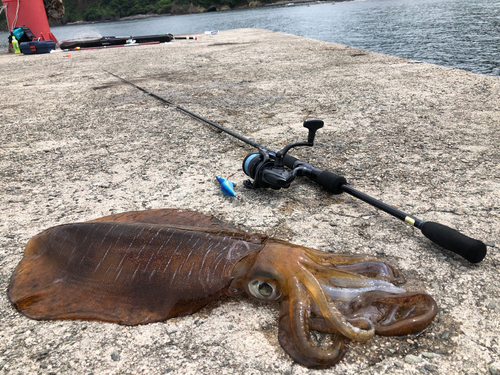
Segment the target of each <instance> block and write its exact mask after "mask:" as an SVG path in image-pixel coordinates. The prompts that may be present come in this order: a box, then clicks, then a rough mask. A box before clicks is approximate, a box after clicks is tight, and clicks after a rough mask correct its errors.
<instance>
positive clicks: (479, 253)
mask: <svg viewBox="0 0 500 375" xmlns="http://www.w3.org/2000/svg"><path fill="white" fill-rule="evenodd" d="M421 231H422V234H423V235H424V236H425V237H427V238H428V239H429V240H431V241H432V242H434V243H436V244H438V245H439V246H441V247H443V248H445V249H446V250H450V251H452V252H454V253H456V254H458V255H460V256H462V257H464V258H465V259H467V260H468V261H469V262H471V263H479V262H481V261H482V260H483V259H484V257H485V256H486V245H485V244H484V243H483V242H481V241H479V240H476V239H474V238H471V237H468V236H466V235H465V234H462V233H460V232H459V231H457V230H455V229H452V228H450V227H447V226H446V225H443V224H439V223H434V222H432V221H426V222H425V223H424V224H423V226H422V228H421Z"/></svg>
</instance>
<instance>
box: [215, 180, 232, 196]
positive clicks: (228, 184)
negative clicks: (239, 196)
mask: <svg viewBox="0 0 500 375" xmlns="http://www.w3.org/2000/svg"><path fill="white" fill-rule="evenodd" d="M215 178H216V179H217V181H219V184H220V188H221V190H222V192H223V193H224V194H226V195H229V196H230V197H235V196H236V193H235V192H234V187H235V186H236V183H235V182H233V181H229V180H226V179H225V178H224V177H219V176H215Z"/></svg>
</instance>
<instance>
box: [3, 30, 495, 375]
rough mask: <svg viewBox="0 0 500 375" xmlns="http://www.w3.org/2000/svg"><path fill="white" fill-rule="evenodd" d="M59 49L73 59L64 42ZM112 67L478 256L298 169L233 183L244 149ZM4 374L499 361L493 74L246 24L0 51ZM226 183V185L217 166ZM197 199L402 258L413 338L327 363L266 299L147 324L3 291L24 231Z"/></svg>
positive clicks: (358, 346)
mask: <svg viewBox="0 0 500 375" xmlns="http://www.w3.org/2000/svg"><path fill="white" fill-rule="evenodd" d="M67 55H71V56H69V57H68V56H67ZM103 69H106V70H110V71H112V72H114V73H116V74H118V75H121V76H123V77H125V78H127V79H130V80H132V81H133V82H135V83H137V84H139V85H141V86H144V87H145V88H147V89H148V90H151V91H153V92H155V93H158V94H160V95H162V96H164V97H166V98H168V99H169V100H171V101H173V102H174V103H177V104H179V105H181V106H184V107H186V108H188V109H189V110H191V111H193V112H195V113H197V114H200V115H202V116H204V117H207V118H209V119H210V120H212V121H215V122H217V123H219V124H221V125H224V126H227V127H229V128H231V129H233V130H235V131H236V132H239V133H240V134H242V135H245V136H247V137H249V138H251V139H253V140H254V141H256V142H259V143H261V144H263V145H265V146H268V147H270V148H272V149H279V148H281V147H282V146H284V145H286V144H288V143H290V142H293V141H302V140H305V139H306V134H307V131H306V129H304V128H302V121H303V120H304V119H306V118H309V117H316V118H320V119H323V120H324V121H325V124H326V125H325V127H324V128H323V129H321V130H319V131H318V133H317V143H316V145H315V146H314V148H313V149H302V150H297V151H294V152H293V155H294V156H296V157H299V158H301V159H303V160H306V161H309V162H311V163H313V164H315V165H317V166H320V167H322V168H325V169H329V170H331V171H334V172H337V173H340V174H343V175H345V176H346V178H347V180H348V181H349V182H350V183H351V184H352V185H353V187H355V188H357V189H359V190H361V191H363V192H365V193H367V194H369V195H372V196H373V197H376V198H378V199H381V200H383V201H385V202H387V203H389V204H391V205H394V206H396V207H399V208H400V209H402V210H404V211H406V212H408V213H410V214H412V215H414V216H416V217H418V218H420V219H423V220H426V221H437V222H440V223H443V224H446V225H449V226H452V227H454V228H457V229H458V230H460V231H462V232H463V233H464V234H467V235H469V236H471V237H474V238H478V239H480V240H482V241H484V242H486V243H487V244H488V246H489V247H488V255H487V256H486V258H485V260H484V261H483V262H482V263H480V264H478V265H472V264H469V263H468V262H467V261H465V260H463V259H461V258H459V257H458V256H455V255H454V254H453V253H450V252H447V251H445V250H443V249H441V248H439V247H438V246H436V245H434V244H432V243H431V242H429V241H428V240H427V239H426V238H424V237H423V236H422V234H421V233H420V231H419V230H416V229H413V228H410V227H408V226H406V225H405V224H403V223H401V222H400V221H398V220H396V219H394V218H392V217H390V216H388V215H387V214H385V213H383V212H380V211H378V210H376V209H375V208H373V207H371V206H369V205H367V204H365V203H363V202H361V201H359V200H357V199H355V198H353V197H350V196H348V195H345V194H344V195H341V196H331V195H329V194H327V193H326V192H324V191H322V190H321V189H320V188H318V187H317V186H315V185H314V184H313V183H311V182H309V181H307V180H303V179H298V180H297V181H296V182H295V183H294V184H293V185H292V187H291V188H290V189H288V190H282V191H267V190H260V191H250V190H245V189H244V188H243V186H242V182H243V181H244V180H245V179H246V176H245V175H244V174H243V173H242V172H241V169H240V168H241V162H242V160H243V158H244V157H245V155H246V154H247V153H249V152H252V151H254V150H253V149H252V148H251V147H249V146H246V145H244V144H242V143H241V142H239V141H237V140H235V139H233V138H231V137H229V136H227V135H225V134H221V133H218V132H216V131H214V130H213V129H212V128H210V127H209V126H207V125H204V124H203V123H200V122H198V121H196V120H194V119H192V118H190V117H189V116H186V115H185V114H182V113H180V112H179V111H178V110H175V109H172V108H168V107H166V106H164V105H163V104H161V103H160V102H158V101H156V100H155V99H153V98H151V97H149V96H147V95H145V94H144V93H142V92H140V91H138V90H136V89H134V88H132V87H130V86H128V85H125V84H123V83H122V82H120V81H119V80H117V79H116V78H113V77H111V76H110V75H108V74H107V73H105V72H104V71H103ZM0 86H1V88H2V89H1V92H0V108H1V120H0V129H1V131H0V145H1V146H0V177H1V185H0V233H1V241H0V265H1V268H0V286H1V290H2V293H1V295H0V368H1V370H0V373H9V374H10V373H12V374H25V373H26V374H28V373H29V374H65V373H67V374H95V375H97V374H166V373H173V374H195V373H196V374H275V373H282V374H316V373H325V374H420V373H422V374H438V373H439V374H491V375H494V374H498V373H499V372H500V358H499V351H500V339H499V338H498V337H499V335H500V326H499V324H500V323H499V315H500V297H499V294H500V293H499V285H500V276H499V270H500V255H499V252H498V246H500V230H499V224H500V220H499V215H500V214H499V212H500V194H499V191H500V168H499V159H500V158H499V146H498V145H499V144H500V126H499V120H500V111H499V97H500V79H499V78H496V77H488V76H482V75H476V74H472V73H468V72H465V71H461V70H457V69H450V68H444V67H439V66H435V65H430V64H426V63H419V62H415V61H408V60H406V59H402V58H397V57H391V56H386V55H382V54H377V53H372V52H367V51H362V50H358V49H354V48H349V47H346V46H342V45H338V44H332V43H326V42H320V41H316V40H311V39H305V38H300V37H296V36H291V35H286V34H280V33H275V32H269V31H264V30H257V29H244V30H232V31H225V32H221V33H220V34H219V35H213V36H208V35H201V36H200V38H199V40H198V41H175V42H173V43H171V44H167V45H165V44H161V45H152V46H141V47H127V48H114V49H101V50H89V51H79V52H59V53H53V54H46V55H37V56H15V55H11V54H10V55H9V54H1V55H0ZM233 174H234V176H233V177H232V179H233V180H234V181H236V182H237V183H238V186H237V193H238V194H239V195H240V198H229V197H227V196H224V195H222V193H221V191H220V188H219V186H218V183H217V182H216V180H215V175H220V176H224V177H228V176H230V175H233ZM160 207H175V208H186V209H192V210H198V211H200V212H203V213H206V214H211V215H215V216H216V217H218V218H221V219H224V220H227V221H229V222H232V223H236V224H237V225H239V226H240V227H242V228H244V229H246V230H249V231H254V232H265V233H267V234H269V235H271V236H274V237H278V238H281V239H284V240H287V241H290V242H294V243H298V244H302V245H307V246H309V247H314V248H318V249H321V250H325V251H326V250H333V251H336V252H343V253H358V254H370V255H373V256H379V257H380V258H381V259H383V260H388V261H393V262H395V263H397V264H398V265H399V267H400V269H401V270H402V271H403V273H404V274H405V276H406V278H407V280H408V284H407V288H408V289H409V290H425V291H427V292H428V293H430V294H431V295H432V296H433V297H434V298H435V299H436V301H437V303H438V305H439V309H440V311H439V314H438V317H437V319H436V320H435V321H434V323H433V324H432V326H431V327H430V328H429V329H428V330H427V331H425V332H424V333H422V334H421V335H418V336H412V337H399V338H398V337H396V338H394V337H387V338H382V337H377V338H375V339H374V340H372V341H370V342H368V343H351V344H350V350H349V352H348V354H347V355H346V357H345V358H344V359H343V360H342V361H341V362H340V363H339V364H338V365H337V366H336V367H334V368H332V369H329V370H321V371H319V370H308V369H306V368H304V367H301V366H300V365H298V364H295V363H293V362H292V361H291V359H290V358H289V357H288V356H287V355H286V353H285V352H284V351H283V350H282V349H281V347H280V346H279V344H278V340H277V317H278V311H277V306H276V305H273V304H261V303H257V302H253V301H250V300H249V299H246V298H240V299H231V298H225V299H223V300H221V301H219V302H217V303H214V304H212V305H210V306H208V307H206V308H204V309H203V310H202V311H200V312H198V313H196V314H194V315H192V316H188V317H183V318H176V319H172V320H170V321H167V322H163V323H157V324H151V325H146V326H139V327H125V326H120V325H114V324H106V323H100V322H82V321H42V322H39V321H33V320H29V319H27V318H25V317H23V316H22V315H20V314H19V313H18V312H17V311H16V310H15V309H13V308H12V306H11V305H10V303H9V301H8V299H7V297H6V289H7V285H8V282H9V278H10V276H11V274H12V272H13V270H14V268H15V266H16V264H17V263H18V262H19V261H20V260H21V258H22V256H23V251H24V245H25V244H26V242H27V241H28V239H29V238H30V237H31V236H33V235H35V234H36V233H38V232H40V231H42V230H43V229H45V228H48V227H51V226H54V225H57V224H61V223H68V222H74V221H84V220H88V219H92V218H97V217H100V216H103V215H108V214H110V213H117V212H123V211H129V210H140V209H147V208H160Z"/></svg>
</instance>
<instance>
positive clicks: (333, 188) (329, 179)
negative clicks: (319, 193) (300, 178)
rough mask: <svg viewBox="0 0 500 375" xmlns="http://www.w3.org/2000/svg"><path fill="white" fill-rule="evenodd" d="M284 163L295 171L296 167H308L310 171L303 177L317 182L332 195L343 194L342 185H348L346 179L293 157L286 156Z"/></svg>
mask: <svg viewBox="0 0 500 375" xmlns="http://www.w3.org/2000/svg"><path fill="white" fill-rule="evenodd" d="M283 163H284V164H285V166H286V167H288V168H290V169H294V167H297V166H304V167H306V169H308V172H305V173H304V174H303V175H304V176H306V177H308V178H309V179H311V180H312V181H314V182H317V183H318V184H319V185H320V186H321V187H323V188H324V189H326V190H327V191H328V192H330V193H332V194H342V193H343V192H344V190H343V189H342V185H347V180H346V179H345V177H342V176H339V175H336V174H335V173H332V172H329V171H325V170H323V169H319V168H316V167H313V166H312V165H310V164H308V163H305V162H303V161H300V160H299V159H297V158H294V157H293V156H289V155H285V158H284V159H283Z"/></svg>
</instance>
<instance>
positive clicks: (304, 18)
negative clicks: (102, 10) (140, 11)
mask: <svg viewBox="0 0 500 375" xmlns="http://www.w3.org/2000/svg"><path fill="white" fill-rule="evenodd" d="M2 16H3V15H2ZM248 27H257V28H263V29H268V30H273V31H280V32H285V33H290V34H294V35H299V36H304V37H309V38H314V39H319V40H324V41H328V42H334V43H341V44H345V45H348V46H352V47H357V48H362V49H367V50H371V51H376V52H382V53H386V54H390V55H395V56H400V57H406V58H411V59H416V60H421V61H426V62H430V63H434V64H439V65H444V66H449V67H456V68H460V69H465V70H469V71H472V72H475V73H482V74H488V75H494V76H500V1H499V0H474V1H472V0H355V1H350V2H344V3H319V4H308V5H296V6H285V7H272V8H254V9H245V10H235V11H228V12H214V13H201V14H192V15H182V16H165V17H156V18H149V19H142V20H136V21H118V22H107V23H95V24H87V25H70V26H61V27H53V28H52V32H53V33H54V35H55V36H56V37H57V38H58V39H59V40H60V41H61V40H65V39H71V38H76V37H79V36H88V35H96V36H99V35H103V36H104V35H105V36H125V35H126V36H128V35H148V34H161V33H167V32H168V33H173V34H187V33H202V32H204V31H207V30H230V29H238V28H248ZM5 39H6V34H5V33H0V41H1V42H0V43H2V44H3V45H2V44H0V47H1V46H3V47H4V48H5V42H4V40H5Z"/></svg>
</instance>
